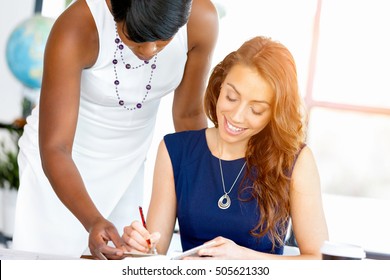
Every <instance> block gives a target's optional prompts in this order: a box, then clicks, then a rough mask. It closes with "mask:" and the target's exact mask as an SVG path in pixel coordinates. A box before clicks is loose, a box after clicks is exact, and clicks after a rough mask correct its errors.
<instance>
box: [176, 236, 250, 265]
mask: <svg viewBox="0 0 390 280" xmlns="http://www.w3.org/2000/svg"><path fill="white" fill-rule="evenodd" d="M210 241H215V244H214V245H213V246H212V247H208V248H204V249H200V250H199V251H198V253H197V256H190V257H185V258H183V259H184V260H195V259H202V260H204V259H231V260H238V259H245V252H246V251H248V249H247V248H244V247H242V246H239V245H237V244H236V243H234V242H233V241H232V240H230V239H227V238H224V237H221V236H219V237H216V238H214V239H212V240H210Z"/></svg>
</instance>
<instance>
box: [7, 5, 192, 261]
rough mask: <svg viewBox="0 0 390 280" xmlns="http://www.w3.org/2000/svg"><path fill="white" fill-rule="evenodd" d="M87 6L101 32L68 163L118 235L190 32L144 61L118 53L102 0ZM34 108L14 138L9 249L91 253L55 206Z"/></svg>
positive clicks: (132, 208)
mask: <svg viewBox="0 0 390 280" xmlns="http://www.w3.org/2000/svg"><path fill="white" fill-rule="evenodd" d="M87 3H88V6H89V8H90V10H91V13H92V15H93V17H94V19H95V23H96V26H97V29H98V32H99V42H100V49H99V56H98V59H97V61H96V64H95V65H94V66H93V67H92V68H90V69H88V70H84V71H83V74H82V82H81V98H80V110H79V116H78V122H77V130H76V135H75V139H74V146H73V159H74V161H75V163H76V165H77V167H78V169H79V171H80V173H81V176H82V178H83V180H84V183H85V186H86V188H87V190H88V193H89V194H90V196H91V197H92V200H93V201H94V203H95V204H96V206H97V208H98V209H99V211H100V212H101V213H102V214H103V215H104V216H105V217H107V218H109V220H111V221H112V222H114V224H115V225H116V226H117V229H118V231H119V233H120V234H121V233H122V230H123V227H124V226H125V225H128V224H130V222H131V221H133V220H135V219H139V214H138V206H139V205H141V204H142V201H143V198H142V194H143V179H144V174H143V171H144V169H143V167H144V161H145V158H146V154H147V151H148V149H149V146H150V144H151V140H152V136H153V131H154V126H155V121H156V114H157V110H158V106H159V103H160V99H161V98H162V97H163V96H164V95H166V94H168V93H170V92H172V91H173V90H174V89H175V88H176V87H177V86H178V84H179V83H180V81H181V79H182V76H183V72H184V67H185V63H186V59H187V51H188V46H187V27H186V26H184V27H183V28H181V29H180V30H179V32H178V33H177V34H176V36H175V37H174V39H173V40H172V41H171V42H170V43H169V44H168V45H167V46H166V47H165V48H164V49H163V50H162V51H161V52H160V53H158V54H157V55H156V56H155V57H154V58H152V59H151V60H150V61H149V62H148V63H145V62H144V61H141V60H139V59H138V58H137V57H136V56H135V55H134V54H133V53H132V52H131V51H130V50H129V49H128V48H127V47H126V46H125V47H124V48H123V50H121V49H120V46H119V45H120V43H117V42H116V41H115V40H116V38H118V37H117V35H116V26H115V22H114V20H113V17H112V15H111V13H110V11H109V9H108V7H107V5H106V2H105V1H104V0H87ZM114 60H116V61H115V62H116V64H114V63H113V61H114ZM127 64H129V65H127ZM126 67H127V68H129V69H127V68H126ZM115 81H119V83H118V82H115ZM53 106H56V105H55V104H53ZM58 106H61V104H58ZM139 107H140V108H139ZM38 111H39V108H38V107H36V108H35V109H34V110H33V112H32V114H31V116H29V117H28V120H27V125H26V126H25V131H24V135H23V136H22V137H21V139H20V141H19V146H20V153H19V166H20V181H21V184H20V189H19V194H18V200H17V209H16V221H15V229H14V236H13V248H14V249H18V250H25V251H33V252H41V253H49V254H59V255H69V256H80V255H81V254H82V253H83V252H84V251H85V250H86V249H87V248H88V233H87V232H86V230H85V229H84V227H83V226H82V225H81V223H80V222H79V221H78V220H77V219H76V218H75V217H74V216H73V215H72V214H71V212H70V211H69V210H68V209H67V208H66V207H65V206H64V205H63V204H62V203H61V202H60V200H59V199H58V197H57V196H56V195H55V193H54V191H53V189H52V187H51V186H50V184H49V182H48V180H47V178H46V176H45V175H44V173H43V171H42V167H41V161H40V156H39V147H38V125H39V124H38V118H39V116H38ZM167 117H171V116H167ZM148 176H151V174H149V175H148Z"/></svg>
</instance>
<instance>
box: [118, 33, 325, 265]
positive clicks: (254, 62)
mask: <svg viewBox="0 0 390 280" xmlns="http://www.w3.org/2000/svg"><path fill="white" fill-rule="evenodd" d="M301 105H302V104H301V99H300V96H299V92H298V82H297V73H296V67H295V62H294V59H293V57H292V55H291V53H290V52H289V51H288V49H287V48H286V47H284V46H283V45H282V44H280V43H278V42H275V41H272V40H271V39H268V38H265V37H255V38H253V39H251V40H249V41H247V42H245V43H244V44H243V45H242V46H241V47H240V48H239V49H238V50H237V51H234V52H232V53H231V54H229V55H228V56H227V57H226V58H225V59H224V60H223V61H222V62H221V63H219V64H218V65H217V66H216V67H215V69H214V71H213V73H212V75H211V77H210V80H209V84H208V87H207V90H206V96H205V109H206V113H207V116H208V117H209V119H210V120H211V121H212V122H213V124H214V125H215V127H212V128H207V129H202V130H197V131H187V132H178V133H174V134H169V135H166V136H165V137H164V140H163V141H162V142H161V144H160V147H159V151H158V155H157V160H156V166H155V174H154V183H153V192H152V198H151V202H150V206H149V211H148V217H147V224H148V230H150V233H152V234H150V233H149V232H148V231H147V230H146V229H145V228H144V227H143V226H142V224H140V223H139V222H138V221H135V222H133V223H132V224H131V225H130V226H128V227H126V228H125V232H124V234H123V239H124V241H126V243H127V244H128V246H129V247H130V248H128V249H129V250H134V251H142V252H145V251H146V250H147V245H148V244H147V242H146V240H147V239H149V238H150V239H151V240H152V242H153V243H154V244H155V243H158V244H157V250H158V251H159V252H160V253H163V254H164V253H166V252H167V250H168V247H169V244H170V240H171V237H172V232H173V228H174V225H175V220H176V217H177V218H178V221H179V227H180V238H181V244H182V249H183V250H184V251H186V250H189V249H191V248H194V247H196V246H198V245H201V244H203V243H205V242H208V241H210V240H214V241H215V244H214V245H213V246H212V247H210V248H206V249H201V250H199V251H198V256H195V258H197V257H202V259H205V258H214V259H275V258H297V259H320V258H321V253H320V247H321V245H322V243H323V242H324V241H325V240H327V239H328V232H327V226H326V222H325V217H324V212H323V209H322V200H321V188H320V180H319V175H318V171H317V167H316V163H315V160H314V157H313V154H312V152H311V150H310V148H309V147H308V146H306V145H305V122H304V117H303V114H302V113H303V111H302V106H301ZM290 218H291V219H292V224H293V228H294V233H295V236H296V240H297V243H298V246H299V250H300V255H299V256H281V255H282V254H283V250H284V242H285V239H286V233H287V228H288V223H289V220H290Z"/></svg>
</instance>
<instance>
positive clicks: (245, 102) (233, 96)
mask: <svg viewBox="0 0 390 280" xmlns="http://www.w3.org/2000/svg"><path fill="white" fill-rule="evenodd" d="M273 97H274V93H273V91H272V88H271V86H270V85H269V83H268V82H267V81H266V80H264V79H263V78H262V77H261V76H260V74H259V73H258V72H257V71H256V70H255V69H252V68H250V67H248V66H244V65H240V64H237V65H235V66H233V67H232V68H231V70H230V72H229V73H228V75H227V76H226V78H225V80H224V82H223V83H222V85H221V91H220V95H219V97H218V101H217V108H216V113H217V119H218V129H219V137H220V139H221V140H222V142H226V143H229V144H240V145H241V144H243V145H245V147H246V145H247V143H248V141H249V139H250V138H251V137H252V136H253V135H255V134H257V133H259V132H260V131H262V130H263V129H264V128H265V127H266V126H267V124H268V123H269V122H270V120H271V113H272V108H271V104H272V99H273Z"/></svg>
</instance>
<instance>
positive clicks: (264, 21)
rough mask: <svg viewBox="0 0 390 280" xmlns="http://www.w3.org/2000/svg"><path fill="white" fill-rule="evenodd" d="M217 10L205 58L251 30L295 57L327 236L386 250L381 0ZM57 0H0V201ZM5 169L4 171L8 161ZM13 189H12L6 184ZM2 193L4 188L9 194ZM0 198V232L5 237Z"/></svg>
mask: <svg viewBox="0 0 390 280" xmlns="http://www.w3.org/2000/svg"><path fill="white" fill-rule="evenodd" d="M213 2H214V4H215V5H216V7H217V9H218V11H219V16H220V34H219V41H218V44H217V47H216V50H215V54H214V58H213V65H215V64H217V63H218V62H219V61H220V60H221V59H223V58H224V57H225V56H226V55H227V54H228V53H229V52H231V51H233V50H235V49H236V48H237V47H239V46H240V45H241V44H242V43H243V42H244V41H245V40H247V39H250V38H251V37H253V36H257V35H263V36H268V37H271V38H272V39H274V40H277V41H280V42H281V43H283V44H284V45H285V46H286V47H288V48H289V49H290V51H291V52H292V54H293V56H294V57H295V60H296V64H297V68H298V75H299V82H300V90H301V95H302V98H303V99H304V100H305V103H306V107H307V110H308V113H309V115H310V119H309V131H308V139H307V142H308V145H309V146H310V147H311V149H312V150H313V152H314V155H315V157H316V160H317V164H318V169H319V172H320V176H321V181H322V190H323V198H324V209H325V214H326V218H327V222H328V227H329V233H330V239H331V240H334V241H338V242H346V243H353V244H357V245H361V246H363V247H364V248H365V249H366V250H369V251H375V252H384V253H390V242H389V240H388V238H389V236H390V224H389V222H388V220H387V219H386V218H385V217H386V216H387V213H389V212H390V147H389V145H390V144H389V143H390V84H389V82H388V77H389V74H390V71H389V67H388V65H390V52H389V49H390V41H389V40H388V39H387V36H388V33H389V26H390V17H388V14H389V7H388V5H386V3H387V1H386V0H326V1H325V0H324V1H322V0H295V1H289V0H273V1H270V0H268V1H267V0H240V1H236V0H214V1H213ZM68 4H69V1H65V0H37V1H35V0H15V1H7V2H4V3H3V4H2V6H3V7H2V9H0V28H1V32H0V55H1V59H0V73H1V75H0V123H1V125H2V127H1V129H0V143H1V150H0V204H1V206H4V205H5V204H6V202H8V201H11V200H12V198H9V192H10V190H11V189H13V190H14V192H15V191H17V186H13V185H15V184H16V183H14V182H17V181H15V180H17V178H15V177H17V172H16V173H15V172H14V173H12V170H14V169H12V167H13V166H14V165H12V161H14V160H15V157H14V156H13V155H14V154H15V153H17V147H16V145H15V143H16V141H17V138H18V135H19V133H20V132H21V129H22V127H23V120H24V118H25V117H26V116H27V115H28V114H29V110H31V107H33V106H34V104H36V103H37V102H38V99H39V88H40V78H41V70H42V58H43V50H44V44H45V40H46V38H47V35H48V32H49V31H50V27H51V25H52V23H53V21H54V20H55V18H56V17H57V16H58V15H59V14H60V13H61V12H62V11H63V10H64V9H65V8H66V6H67V5H68ZM171 103H172V95H169V96H167V97H165V98H164V99H163V100H162V103H161V107H160V111H159V117H158V121H157V125H156V132H155V135H154V141H153V144H152V148H151V149H150V152H149V154H148V159H147V163H146V164H147V166H146V172H147V173H146V178H145V183H146V185H145V202H144V204H145V208H146V209H147V204H148V202H149V197H150V189H151V184H152V183H151V177H152V176H150V174H152V172H153V165H154V158H155V154H156V149H157V145H158V143H159V141H160V140H161V139H162V137H163V135H165V134H166V133H170V132H172V131H173V125H172V121H171ZM10 169H11V171H10ZM14 192H13V193H14ZM11 196H12V194H11ZM10 207H11V210H2V208H5V207H0V232H1V233H2V235H1V236H2V239H3V241H5V243H4V242H3V243H4V244H5V245H4V246H7V242H9V241H10V240H11V239H12V221H11V222H10V223H11V225H10V226H11V228H9V227H8V224H9V222H8V221H7V217H8V216H9V215H12V214H8V213H9V212H11V213H12V206H10ZM8 244H9V243H8Z"/></svg>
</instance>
